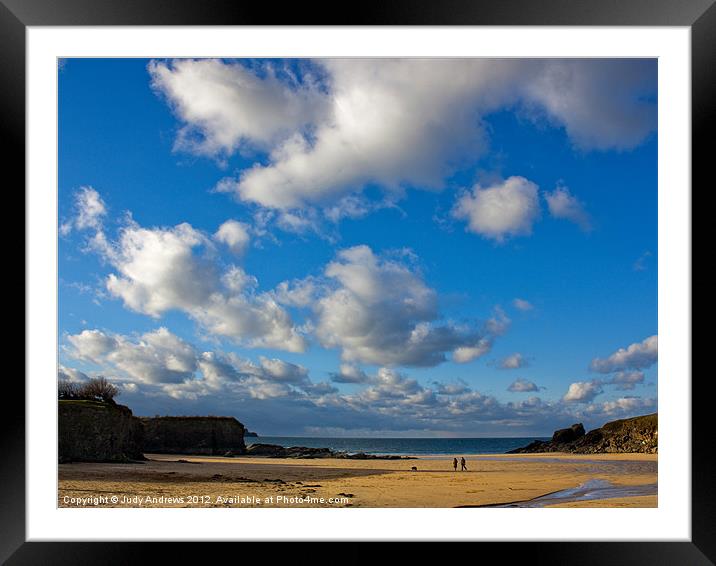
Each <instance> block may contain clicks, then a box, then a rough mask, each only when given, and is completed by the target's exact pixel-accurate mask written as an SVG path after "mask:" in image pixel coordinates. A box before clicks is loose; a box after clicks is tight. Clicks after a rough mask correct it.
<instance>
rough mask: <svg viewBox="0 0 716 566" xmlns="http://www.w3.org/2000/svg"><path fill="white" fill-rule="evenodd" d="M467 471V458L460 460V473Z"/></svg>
mask: <svg viewBox="0 0 716 566" xmlns="http://www.w3.org/2000/svg"><path fill="white" fill-rule="evenodd" d="M465 470H467V466H466V465H465V458H464V457H463V458H460V471H461V472H463V471H465Z"/></svg>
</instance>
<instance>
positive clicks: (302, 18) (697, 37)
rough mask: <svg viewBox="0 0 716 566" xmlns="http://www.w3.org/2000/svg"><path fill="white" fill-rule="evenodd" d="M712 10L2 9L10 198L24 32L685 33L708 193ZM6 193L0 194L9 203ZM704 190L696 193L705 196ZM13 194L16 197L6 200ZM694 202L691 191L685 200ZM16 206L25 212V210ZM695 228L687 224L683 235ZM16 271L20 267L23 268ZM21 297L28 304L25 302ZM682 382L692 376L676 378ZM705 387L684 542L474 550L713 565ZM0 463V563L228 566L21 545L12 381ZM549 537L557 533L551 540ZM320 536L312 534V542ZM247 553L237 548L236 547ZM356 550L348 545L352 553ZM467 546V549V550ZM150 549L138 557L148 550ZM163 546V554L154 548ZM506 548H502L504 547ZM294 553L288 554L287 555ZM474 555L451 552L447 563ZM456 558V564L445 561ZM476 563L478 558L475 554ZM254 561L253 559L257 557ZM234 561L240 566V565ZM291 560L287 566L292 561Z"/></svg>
mask: <svg viewBox="0 0 716 566" xmlns="http://www.w3.org/2000/svg"><path fill="white" fill-rule="evenodd" d="M714 1H715V0H680V1H678V2H677V1H673V0H631V1H627V0H622V1H616V0H613V1H609V2H604V1H602V2H597V1H596V0H542V1H541V2H537V1H536V0H442V1H441V2H433V3H418V2H410V1H408V0H399V1H392V2H387V1H385V2H382V3H377V2H372V3H365V2H364V3H360V4H356V5H354V8H353V9H350V8H348V7H347V6H346V5H343V4H339V3H334V4H333V5H332V6H323V5H321V4H318V3H316V4H312V5H306V4H305V3H294V4H285V5H282V6H281V8H280V9H276V7H275V6H273V5H271V4H269V3H254V4H248V3H237V2H235V1H229V0H213V1H208V0H203V1H202V2H193V1H190V0H141V1H140V0H123V1H120V0H0V44H1V45H2V50H1V51H0V85H2V88H1V89H0V97H1V99H2V114H1V116H2V118H1V119H0V128H2V133H3V139H4V140H5V142H6V146H5V151H4V154H5V155H4V157H5V158H6V159H5V163H6V171H10V172H12V173H14V175H13V179H14V183H13V184H12V186H14V187H19V186H24V185H25V168H24V165H23V164H24V162H25V160H24V157H25V32H26V28H27V27H28V26H67V25H73V26H78V25H79V26H84V25H92V26H116V25H265V24H271V25H290V24H293V25H308V24H311V25H347V24H350V25H456V26H464V25H471V26H473V25H569V26H686V27H690V28H691V42H692V43H691V47H692V52H691V54H692V62H691V70H692V179H693V181H692V186H693V185H697V184H699V185H701V184H702V185H706V179H707V175H708V174H709V173H710V172H709V171H708V168H709V166H710V162H711V161H712V160H713V158H712V157H711V156H710V155H707V152H708V149H707V148H708V147H709V146H710V144H708V141H707V136H708V137H711V132H712V131H713V130H714V126H715V125H716V124H715V123H714V122H715V120H714V104H713V101H714V100H715V99H716V64H715V63H716V61H714V55H715V54H716V6H715V5H714ZM10 186H11V185H10V184H8V192H9V191H10ZM704 188H705V187H704ZM12 190H13V191H15V192H16V193H19V191H17V190H16V189H14V188H13V189H12ZM692 194H693V189H692ZM18 206H20V207H23V209H24V199H23V202H22V203H18ZM692 226H693V224H692ZM23 260H24V258H23ZM27 300H28V297H27V295H26V301H27ZM678 379H680V380H684V381H686V380H689V379H691V376H678ZM709 381H710V380H709V378H708V377H702V379H701V380H699V378H696V379H692V380H691V387H692V433H693V438H692V502H691V503H692V507H691V508H692V518H691V521H692V522H691V528H692V538H691V541H690V542H564V543H555V542H549V543H546V542H529V543H502V542H500V543H477V544H482V545H483V547H484V546H485V545H490V548H489V549H487V548H485V550H494V551H496V552H497V553H498V555H502V556H504V557H506V558H508V562H509V563H521V562H522V561H524V562H526V563H536V564H580V565H585V566H586V565H591V564H594V565H597V564H599V565H602V564H650V565H655V564H691V565H698V564H713V563H714V562H715V561H716V537H714V532H716V488H715V487H714V485H715V484H714V478H716V469H715V466H714V456H713V453H714V451H713V449H712V445H713V443H712V441H711V424H710V421H709V417H710V414H711V411H710V407H709V406H707V403H708V402H709V399H710V396H709V395H708V389H709V385H708V382H709ZM5 385H6V388H5V390H6V394H5V399H6V400H7V399H8V398H12V402H5V403H4V405H3V419H2V423H3V426H2V427H1V428H0V435H1V436H2V453H1V456H0V493H1V496H0V560H2V561H6V562H7V563H8V564H80V563H86V564H94V563H102V564H129V563H135V562H141V561H143V560H145V559H147V558H148V553H150V552H151V553H154V552H156V551H157V550H158V551H159V552H161V555H162V561H163V562H170V561H172V562H174V561H178V562H181V563H183V562H186V561H187V560H188V559H191V558H192V555H193V554H194V553H201V555H203V557H204V559H206V558H207V557H216V558H219V559H221V558H227V557H229V558H230V557H232V555H233V556H236V555H235V554H233V553H234V552H242V555H243V556H248V554H246V553H247V552H249V553H252V554H253V552H252V550H253V549H252V550H247V549H243V550H241V551H239V550H234V549H233V548H231V547H228V545H229V544H233V543H222V544H221V545H220V547H219V548H211V549H210V548H207V546H206V544H199V543H196V544H182V543H170V544H167V543H129V542H112V543H80V542H73V543H52V542H46V543H41V542H31V543H30V542H25V519H26V515H25V471H26V470H25V387H24V384H23V382H22V381H20V380H19V379H18V378H17V377H16V376H15V375H13V376H9V375H8V376H6V381H5ZM556 534H558V533H556ZM319 536H320V534H319V533H317V537H319ZM244 544H245V543H244ZM352 544H356V545H357V544H358V543H352ZM376 544H378V543H363V544H361V545H359V546H357V547H356V548H355V549H351V550H348V551H346V548H345V545H342V546H341V548H340V549H335V550H328V552H326V551H325V550H324V549H322V550H320V551H308V550H306V549H305V548H301V549H299V550H298V551H297V550H296V549H295V548H289V545H284V544H281V545H273V547H272V551H271V552H272V554H271V562H274V561H276V560H278V559H280V555H281V554H283V553H292V554H293V553H295V552H300V553H302V554H304V556H305V557H310V559H311V560H313V559H316V560H320V557H321V556H324V557H327V558H328V559H331V560H335V559H338V558H337V557H340V560H341V561H342V562H346V561H349V562H351V563H353V562H358V561H364V560H366V559H369V558H370V557H371V556H380V554H379V553H382V552H384V551H383V549H378V548H375V545H376ZM472 544H474V543H472ZM149 545H151V546H153V547H154V548H153V549H148V548H147V546H149ZM159 545H161V548H156V547H157V546H159ZM506 545H509V548H508V546H506ZM290 546H293V545H290ZM416 550H417V551H418V552H422V551H421V550H420V547H418V546H417V545H411V547H410V548H401V549H400V554H401V557H402V561H408V560H411V554H412V553H414V552H415V551H416ZM470 551H472V552H474V550H472V549H470V550H467V549H464V548H457V549H453V548H451V549H450V550H449V551H446V552H448V553H449V556H463V557H464V558H468V557H469V556H470V555H469V554H465V552H470ZM455 552H457V553H458V554H454V553H455ZM478 552H480V553H481V554H482V553H483V552H484V550H483V549H482V548H480V549H478ZM259 556H260V555H259ZM239 559H240V557H239ZM293 559H295V558H293Z"/></svg>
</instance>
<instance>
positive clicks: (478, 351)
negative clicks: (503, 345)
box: [452, 337, 492, 364]
mask: <svg viewBox="0 0 716 566" xmlns="http://www.w3.org/2000/svg"><path fill="white" fill-rule="evenodd" d="M491 349H492V339H491V338H487V337H484V338H480V339H479V340H478V341H477V343H475V344H474V345H472V346H458V347H457V348H455V351H454V352H453V353H452V359H453V361H454V362H457V363H458V364H466V363H468V362H471V361H473V360H476V359H478V358H481V357H482V356H484V355H485V354H487V353H488V352H489V351H490V350H491Z"/></svg>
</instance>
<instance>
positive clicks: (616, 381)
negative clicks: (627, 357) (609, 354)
mask: <svg viewBox="0 0 716 566" xmlns="http://www.w3.org/2000/svg"><path fill="white" fill-rule="evenodd" d="M606 383H609V384H612V385H616V386H617V387H616V388H617V389H619V390H621V391H628V390H631V389H634V387H635V386H636V385H638V384H641V383H644V372H641V371H619V372H617V373H615V374H614V376H613V377H612V378H611V379H610V380H609V381H607V382H606Z"/></svg>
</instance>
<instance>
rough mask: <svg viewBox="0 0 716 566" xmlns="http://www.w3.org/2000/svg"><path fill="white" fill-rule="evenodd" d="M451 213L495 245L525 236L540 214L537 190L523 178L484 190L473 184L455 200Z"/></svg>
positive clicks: (535, 186)
mask: <svg viewBox="0 0 716 566" xmlns="http://www.w3.org/2000/svg"><path fill="white" fill-rule="evenodd" d="M452 214H453V216H454V217H455V218H458V219H462V220H466V221H467V223H468V225H467V229H468V230H469V231H470V232H474V233H475V234H480V235H482V236H484V237H486V238H491V239H494V240H497V241H498V242H502V241H504V240H505V238H507V237H509V236H524V235H529V234H531V233H532V225H533V224H534V222H535V221H536V220H537V219H538V218H539V215H540V206H539V198H538V188H537V185H535V184H534V183H532V182H531V181H528V180H527V179H525V178H524V177H510V178H508V179H506V180H505V181H503V182H500V183H496V184H493V185H489V186H487V187H484V188H483V187H481V186H480V185H476V186H475V187H474V188H473V190H472V191H469V192H467V193H465V194H463V195H462V196H461V197H460V198H459V199H458V200H457V202H456V203H455V206H454V208H453V211H452Z"/></svg>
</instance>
